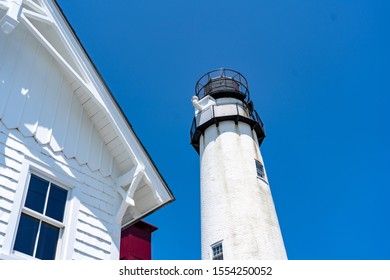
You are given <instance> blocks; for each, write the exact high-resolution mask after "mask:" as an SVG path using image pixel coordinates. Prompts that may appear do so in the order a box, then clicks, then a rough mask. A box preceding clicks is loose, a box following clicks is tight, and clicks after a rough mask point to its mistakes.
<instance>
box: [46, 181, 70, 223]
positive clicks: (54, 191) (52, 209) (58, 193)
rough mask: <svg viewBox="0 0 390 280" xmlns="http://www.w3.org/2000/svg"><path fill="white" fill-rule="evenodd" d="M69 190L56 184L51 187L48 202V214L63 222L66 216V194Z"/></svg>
mask: <svg viewBox="0 0 390 280" xmlns="http://www.w3.org/2000/svg"><path fill="white" fill-rule="evenodd" d="M67 194H68V192H67V191H66V190H64V189H63V188H60V187H58V186H56V185H54V184H52V185H51V187H50V193H49V200H48V202H47V208H46V216H49V217H50V218H53V219H56V220H57V221H60V222H62V220H63V218H64V210H65V203H66V196H67Z"/></svg>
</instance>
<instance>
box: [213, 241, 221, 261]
mask: <svg viewBox="0 0 390 280" xmlns="http://www.w3.org/2000/svg"><path fill="white" fill-rule="evenodd" d="M219 246H221V253H219V254H214V248H216V247H219ZM210 250H211V260H213V261H219V260H224V257H223V240H221V241H218V242H215V243H214V244H212V245H211V246H210Z"/></svg>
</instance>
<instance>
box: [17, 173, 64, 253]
mask: <svg viewBox="0 0 390 280" xmlns="http://www.w3.org/2000/svg"><path fill="white" fill-rule="evenodd" d="M29 175H30V176H29V179H28V184H27V188H26V194H25V199H24V203H23V207H22V208H21V212H20V216H19V220H18V223H17V229H16V233H15V240H14V244H13V247H12V248H13V253H14V254H16V255H22V256H23V255H24V256H30V257H32V258H36V259H43V260H54V259H56V256H57V255H58V251H59V250H58V248H59V246H60V243H61V239H62V235H63V232H64V228H65V221H64V220H65V214H66V208H67V204H68V200H69V193H70V191H69V189H68V188H66V187H63V186H59V185H58V184H57V183H55V182H54V181H53V180H48V179H47V178H45V177H44V176H41V175H38V174H36V173H35V172H34V173H30V174H29Z"/></svg>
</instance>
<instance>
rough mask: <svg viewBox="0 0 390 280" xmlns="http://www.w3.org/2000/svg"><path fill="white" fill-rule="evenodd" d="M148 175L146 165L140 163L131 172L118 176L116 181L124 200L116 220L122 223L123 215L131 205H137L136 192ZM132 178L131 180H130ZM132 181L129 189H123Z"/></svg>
mask: <svg viewBox="0 0 390 280" xmlns="http://www.w3.org/2000/svg"><path fill="white" fill-rule="evenodd" d="M144 176H145V177H146V174H145V167H144V166H143V165H138V166H136V167H134V168H133V169H131V170H130V171H129V172H127V173H125V174H124V175H122V176H120V177H118V178H117V179H116V183H117V185H118V192H119V194H120V195H121V196H122V199H123V200H122V202H121V204H120V205H119V208H118V212H117V214H116V218H115V222H116V223H117V224H120V223H121V222H122V219H123V216H124V214H125V212H126V210H127V208H128V207H129V206H133V207H134V206H135V201H134V193H135V191H136V190H137V188H138V186H139V184H140V182H141V179H142V178H143V177H144ZM130 178H131V181H130ZM129 183H130V186H129V188H128V189H127V191H125V190H124V189H123V187H124V186H127V185H128V184H129Z"/></svg>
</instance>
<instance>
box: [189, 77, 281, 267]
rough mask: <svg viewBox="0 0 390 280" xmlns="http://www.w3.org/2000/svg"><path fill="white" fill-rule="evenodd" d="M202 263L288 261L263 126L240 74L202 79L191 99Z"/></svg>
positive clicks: (192, 141) (192, 138)
mask: <svg viewBox="0 0 390 280" xmlns="http://www.w3.org/2000/svg"><path fill="white" fill-rule="evenodd" d="M192 104H193V106H194V108H195V117H194V119H193V122H192V126H191V130H190V137H191V144H192V146H193V147H194V148H195V150H196V151H197V152H198V154H199V156H200V191H201V246H202V259H203V260H222V259H224V260H260V259H262V260H279V259H282V260H283V259H287V255H286V250H285V247H284V243H283V238H282V234H281V231H280V226H279V222H278V218H277V215H276V211H275V206H274V202H273V199H272V194H271V189H270V185H269V182H268V177H267V172H266V169H265V165H264V161H263V157H262V155H261V152H260V145H261V143H262V142H263V139H264V137H265V131H264V126H263V123H262V121H261V119H260V117H259V116H258V114H257V112H256V111H255V109H254V106H253V102H252V101H251V99H250V95H249V89H248V83H247V81H246V79H245V78H244V76H242V75H241V74H240V73H238V72H236V71H233V70H229V69H219V70H215V71H211V72H208V73H207V74H205V75H204V76H202V77H201V78H200V79H199V80H198V82H197V83H196V87H195V95H194V96H193V97H192Z"/></svg>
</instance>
